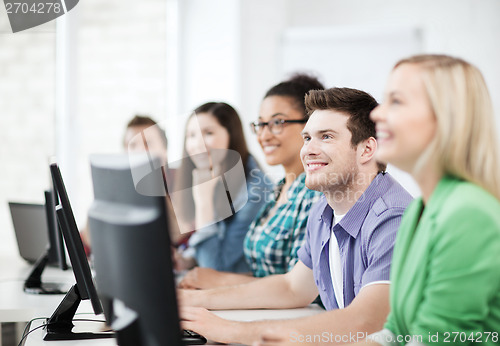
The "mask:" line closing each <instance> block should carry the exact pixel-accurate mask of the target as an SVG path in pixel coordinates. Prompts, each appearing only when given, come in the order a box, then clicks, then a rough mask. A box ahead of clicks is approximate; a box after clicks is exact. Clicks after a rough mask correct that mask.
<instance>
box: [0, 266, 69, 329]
mask: <svg viewBox="0 0 500 346" xmlns="http://www.w3.org/2000/svg"><path fill="white" fill-rule="evenodd" d="M31 268H32V265H31V264H29V263H27V262H25V261H24V260H23V259H22V258H20V257H14V258H5V257H3V256H0V322H26V321H29V320H31V319H32V318H34V317H37V316H47V315H49V316H50V314H52V312H53V311H54V309H55V308H56V307H57V306H58V305H59V303H60V302H61V300H62V299H63V298H64V295H62V294H55V295H36V294H27V293H24V291H23V285H24V280H25V279H26V278H27V277H28V274H29V273H30V271H31ZM42 282H56V283H61V284H64V285H65V286H67V288H68V289H69V288H70V287H71V285H72V284H74V283H75V277H74V275H73V272H72V271H71V269H68V270H66V271H62V270H60V269H58V268H53V267H46V268H45V270H44V271H43V274H42Z"/></svg>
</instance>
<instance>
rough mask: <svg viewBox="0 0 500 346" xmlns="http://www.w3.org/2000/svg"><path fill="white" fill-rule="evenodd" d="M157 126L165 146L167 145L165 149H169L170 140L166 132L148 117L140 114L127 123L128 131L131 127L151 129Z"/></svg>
mask: <svg viewBox="0 0 500 346" xmlns="http://www.w3.org/2000/svg"><path fill="white" fill-rule="evenodd" d="M155 125H156V128H157V129H158V132H160V137H161V139H162V141H163V144H164V145H165V148H166V147H168V139H167V134H166V133H165V130H164V129H162V128H161V127H160V126H158V123H157V122H156V121H154V120H153V119H152V118H151V117H149V116H147V115H140V114H137V115H135V116H134V117H133V118H132V119H130V121H129V122H128V123H127V129H128V128H131V127H146V126H148V127H150V126H155Z"/></svg>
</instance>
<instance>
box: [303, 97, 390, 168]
mask: <svg viewBox="0 0 500 346" xmlns="http://www.w3.org/2000/svg"><path fill="white" fill-rule="evenodd" d="M305 103H306V110H307V116H310V115H311V114H312V113H313V112H314V111H315V110H333V111H337V112H341V113H344V114H345V115H346V116H347V117H348V120H347V129H348V130H349V131H350V132H351V145H352V146H353V147H355V146H356V145H358V144H359V143H361V142H362V141H364V140H366V139H368V138H370V137H373V138H376V131H375V123H374V122H373V121H372V120H371V119H370V113H371V111H372V110H373V109H374V108H375V107H377V106H378V103H377V101H376V100H375V99H374V98H373V96H371V95H370V94H368V93H366V92H364V91H361V90H357V89H351V88H330V89H326V90H311V91H309V93H307V95H306V98H305ZM377 165H378V168H379V171H385V169H386V165H385V164H382V163H380V162H377Z"/></svg>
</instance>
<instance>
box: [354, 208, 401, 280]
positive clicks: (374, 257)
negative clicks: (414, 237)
mask: <svg viewBox="0 0 500 346" xmlns="http://www.w3.org/2000/svg"><path fill="white" fill-rule="evenodd" d="M403 213H404V208H391V209H387V210H385V211H384V212H383V213H382V214H380V215H379V216H378V217H377V219H378V220H377V221H376V226H375V228H374V229H373V231H372V232H371V233H368V234H369V238H368V239H367V240H366V245H365V246H366V249H367V250H366V262H367V263H366V265H367V267H366V270H365V272H364V273H363V277H362V280H361V287H364V286H366V285H368V284H370V283H372V282H375V281H389V276H390V271H391V261H392V251H393V249H394V243H395V240H396V233H397V230H398V228H399V225H400V223H401V217H402V215H403ZM367 221H368V220H367ZM372 225H373V224H372ZM368 226H369V225H368Z"/></svg>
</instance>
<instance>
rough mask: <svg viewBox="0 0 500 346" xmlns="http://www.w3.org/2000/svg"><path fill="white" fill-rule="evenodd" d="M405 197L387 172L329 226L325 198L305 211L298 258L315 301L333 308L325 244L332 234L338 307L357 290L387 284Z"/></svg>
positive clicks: (407, 198)
mask: <svg viewBox="0 0 500 346" xmlns="http://www.w3.org/2000/svg"><path fill="white" fill-rule="evenodd" d="M411 200H412V197H411V196H410V194H409V193H408V192H407V191H406V190H405V189H404V188H403V187H402V186H401V185H399V183H398V182H396V180H394V178H392V177H391V176H390V174H389V173H379V174H378V175H377V176H376V177H375V179H373V181H372V183H371V184H370V186H368V188H367V189H366V190H365V192H364V193H363V195H361V197H360V198H359V199H358V200H357V202H356V203H355V204H354V205H353V206H352V207H351V209H349V211H348V212H347V213H346V214H345V216H344V217H343V218H342V220H341V221H340V222H339V223H337V224H333V222H332V221H333V210H332V208H331V207H330V206H329V205H328V204H327V202H326V199H325V197H322V199H321V200H320V201H319V202H318V203H316V205H315V206H314V207H313V208H312V209H311V213H310V215H309V222H308V225H307V233H306V240H305V242H304V246H303V247H302V248H301V249H300V250H299V252H298V255H299V259H300V260H301V261H302V262H303V263H304V264H305V265H306V266H307V267H309V268H311V269H312V271H313V274H314V279H315V282H316V285H317V286H318V291H319V294H320V296H321V301H322V302H323V304H324V305H325V308H326V309H327V310H333V309H338V305H337V301H336V299H335V293H334V290H333V283H332V277H331V273H330V266H329V242H330V237H331V233H332V231H333V233H334V234H335V236H336V238H337V241H338V246H339V252H340V260H341V266H342V278H343V288H344V292H343V297H344V305H345V306H348V305H349V304H350V303H351V302H352V300H353V299H354V297H356V295H357V294H358V293H359V291H360V289H361V288H362V287H363V286H366V285H368V284H370V283H375V282H377V281H386V282H387V281H388V280H389V272H390V265H391V259H392V249H393V247H394V241H395V238H396V231H397V229H398V227H399V224H400V222H401V217H402V215H403V212H404V210H405V209H406V207H407V206H408V204H409V203H410V202H411Z"/></svg>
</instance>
